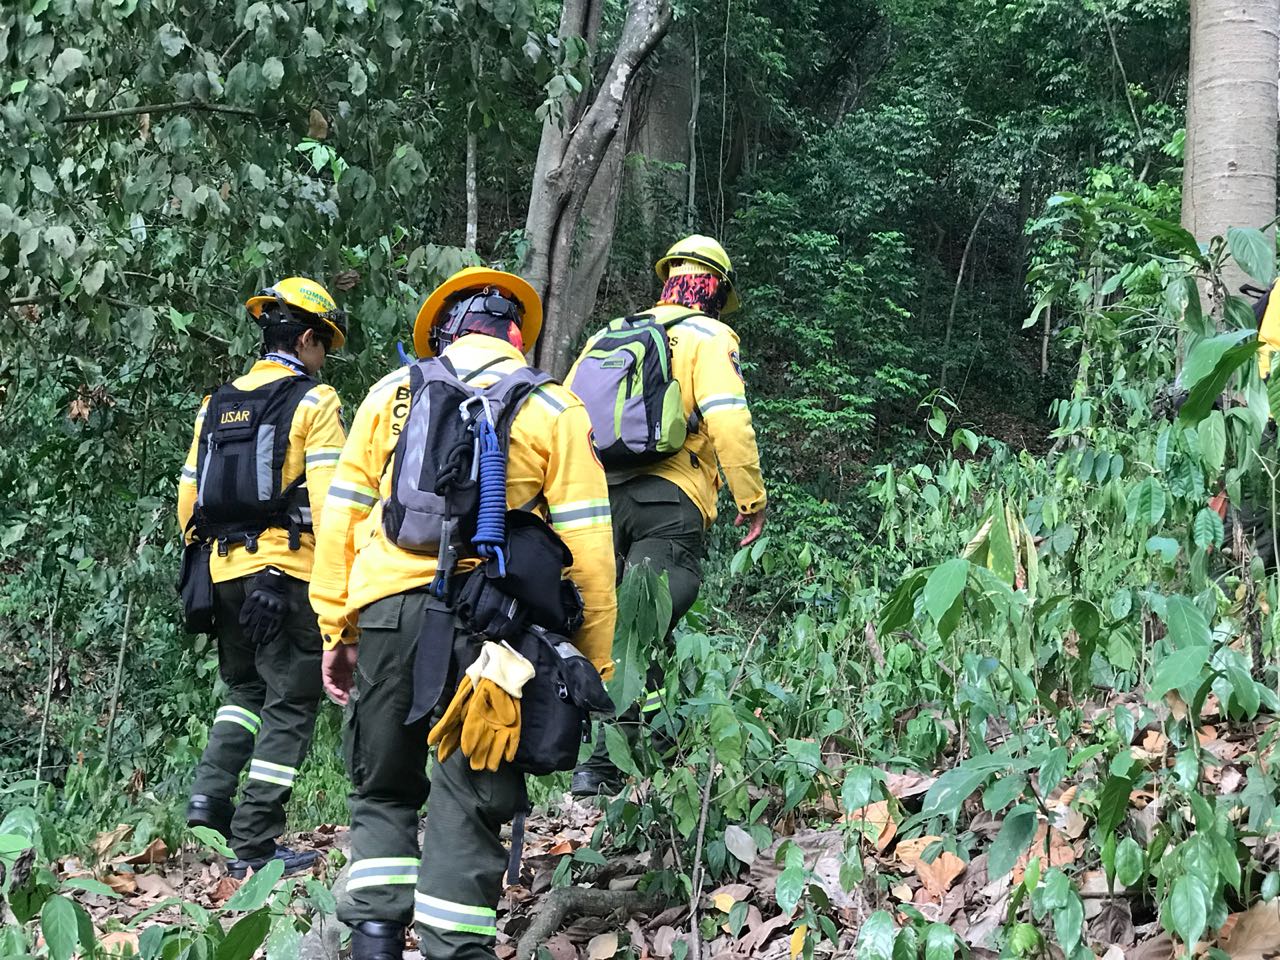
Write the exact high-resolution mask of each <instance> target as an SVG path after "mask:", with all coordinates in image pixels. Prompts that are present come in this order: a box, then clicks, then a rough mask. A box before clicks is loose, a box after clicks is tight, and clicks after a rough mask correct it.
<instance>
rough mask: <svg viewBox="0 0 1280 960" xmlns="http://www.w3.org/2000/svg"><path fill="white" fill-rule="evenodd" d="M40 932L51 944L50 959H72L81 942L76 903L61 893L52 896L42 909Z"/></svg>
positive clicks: (47, 942)
mask: <svg viewBox="0 0 1280 960" xmlns="http://www.w3.org/2000/svg"><path fill="white" fill-rule="evenodd" d="M40 932H41V933H42V934H43V935H44V940H45V943H46V944H48V946H49V960H71V956H72V954H74V953H75V952H76V947H77V946H78V945H79V942H80V925H79V921H78V920H77V919H76V908H75V904H74V903H72V902H71V901H70V900H69V899H67V898H66V897H64V896H61V895H59V894H56V893H55V894H54V895H53V896H51V897H50V898H49V899H48V900H46V901H45V902H44V907H43V908H42V909H41V911H40Z"/></svg>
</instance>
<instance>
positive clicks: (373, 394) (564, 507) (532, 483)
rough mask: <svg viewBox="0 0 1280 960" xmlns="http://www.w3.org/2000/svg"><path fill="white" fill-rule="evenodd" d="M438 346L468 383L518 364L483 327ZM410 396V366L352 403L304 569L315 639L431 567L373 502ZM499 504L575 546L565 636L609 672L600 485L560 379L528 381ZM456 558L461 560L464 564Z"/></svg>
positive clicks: (353, 627)
mask: <svg viewBox="0 0 1280 960" xmlns="http://www.w3.org/2000/svg"><path fill="white" fill-rule="evenodd" d="M443 355H444V356H445V357H447V358H448V359H449V361H450V362H451V363H452V364H453V366H454V369H455V370H456V372H457V374H458V376H459V377H460V378H463V379H467V378H468V377H469V376H470V377H471V379H470V380H469V381H468V382H469V383H472V384H474V385H475V386H477V387H485V386H489V385H491V384H493V383H496V382H497V381H498V380H500V379H501V378H502V377H503V376H505V375H506V374H508V373H511V372H512V371H513V370H515V369H517V368H518V367H519V366H521V365H523V364H524V363H525V360H524V357H522V356H521V355H520V352H519V351H518V350H516V348H515V347H513V346H511V345H510V344H509V343H507V342H506V341H505V340H499V339H497V338H496V337H489V336H485V335H484V334H469V335H467V336H464V337H460V338H459V339H458V340H456V341H454V342H453V343H452V344H450V345H449V346H448V347H447V348H445V350H444V354H443ZM490 364H493V365H492V366H490ZM481 368H484V369H483V371H481ZM476 371H481V372H476ZM409 397H410V394H409V368H408V367H401V368H400V369H398V370H396V371H395V372H394V373H391V374H389V375H388V376H386V377H383V378H382V379H381V380H380V381H378V383H376V384H375V385H374V387H373V389H372V390H370V391H369V395H368V396H367V397H365V399H364V402H363V403H362V404H360V409H359V410H358V411H357V412H356V416H355V420H354V421H353V422H352V424H351V436H350V438H349V439H348V440H347V445H346V447H344V448H343V451H342V458H341V459H340V460H339V461H338V471H337V473H336V474H335V475H334V478H333V483H332V484H331V485H330V486H329V498H328V500H327V501H326V502H325V525H324V527H323V528H322V529H321V530H320V534H319V541H318V543H317V546H316V561H315V571H314V575H313V576H312V579H311V605H312V607H314V608H315V611H316V615H317V616H318V617H319V619H320V632H321V633H322V634H323V635H324V644H325V649H332V648H333V647H335V646H337V645H338V644H340V643H356V642H358V640H359V632H358V627H357V619H358V616H359V612H360V610H361V609H362V608H363V607H366V606H368V605H369V604H371V603H373V602H374V601H375V600H381V599H383V598H384V597H390V596H393V595H395V594H397V593H404V592H405V591H408V590H413V589H415V588H418V587H425V586H427V585H428V584H430V583H431V581H432V579H434V577H435V574H436V558H435V557H433V556H429V555H424V554H420V553H410V552H409V551H407V550H401V549H400V548H399V547H397V546H396V545H395V544H393V543H391V542H390V541H389V540H388V539H387V537H386V534H385V533H384V532H383V529H382V502H383V501H384V500H385V499H386V498H387V497H388V496H389V495H390V490H391V478H392V473H393V465H392V464H391V462H390V461H391V458H392V455H393V454H394V452H395V446H396V441H397V439H399V436H400V430H401V428H402V427H403V426H404V422H405V419H406V417H407V416H408V413H409ZM507 506H508V507H509V508H511V509H518V508H527V509H533V510H536V511H537V512H539V513H540V514H541V515H542V516H543V517H544V518H545V519H548V520H550V522H551V525H552V527H554V528H555V530H556V532H557V533H559V534H560V536H561V537H562V538H563V539H564V542H565V544H566V545H567V546H568V547H569V549H570V550H571V551H572V552H573V566H572V567H571V568H570V570H569V576H571V577H572V578H573V580H574V582H575V583H577V585H578V589H579V590H581V591H582V600H583V603H584V605H585V607H586V612H585V620H584V622H583V625H582V629H581V630H580V631H579V633H578V635H577V636H576V637H573V638H572V639H573V642H574V644H575V645H576V646H577V647H578V649H579V650H580V651H582V654H583V655H584V656H585V657H587V658H588V659H589V660H591V662H592V663H594V664H595V665H596V667H597V668H598V669H600V670H601V671H602V672H603V673H604V674H605V675H606V676H608V675H609V674H610V673H611V672H612V666H613V661H612V648H613V626H614V618H615V614H616V601H615V598H614V586H613V580H614V573H615V561H614V556H613V529H612V525H611V523H610V516H609V490H608V486H607V484H606V482H605V476H604V469H603V468H602V467H601V466H600V461H599V460H598V459H597V458H596V455H595V450H594V448H593V447H592V444H591V421H590V419H589V418H588V417H587V411H586V410H585V409H583V406H582V403H581V402H580V401H579V400H578V399H577V398H576V397H575V396H574V395H573V394H572V393H570V392H569V391H568V390H566V389H565V388H564V387H562V386H560V385H559V384H544V385H543V386H541V387H539V388H538V389H536V390H535V391H533V393H531V394H530V395H529V397H528V399H526V400H525V402H524V404H523V405H522V406H521V407H520V410H519V412H518V413H517V414H516V417H515V420H514V421H513V422H512V424H511V442H510V448H509V451H508V455H507ZM464 562H465V561H463V562H460V563H459V569H465V567H464ZM474 562H475V561H474V560H473V561H472V563H471V564H469V565H474Z"/></svg>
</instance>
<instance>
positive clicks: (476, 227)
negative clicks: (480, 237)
mask: <svg viewBox="0 0 1280 960" xmlns="http://www.w3.org/2000/svg"><path fill="white" fill-rule="evenodd" d="M479 232H480V197H479V193H478V189H477V185H476V133H475V131H474V130H469V131H467V233H466V237H465V238H464V239H463V243H462V245H463V247H464V248H466V251H467V252H468V253H475V252H476V234H477V233H479Z"/></svg>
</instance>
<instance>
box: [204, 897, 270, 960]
mask: <svg viewBox="0 0 1280 960" xmlns="http://www.w3.org/2000/svg"><path fill="white" fill-rule="evenodd" d="M270 929H271V911H270V910H266V909H261V910H255V911H254V912H253V913H251V914H249V915H248V916H246V917H241V918H240V919H239V920H237V921H236V924H235V926H233V927H232V928H231V929H230V930H228V931H227V935H226V937H225V938H224V939H223V941H222V942H221V943H220V944H218V951H217V953H215V954H214V960H252V957H253V954H254V952H255V951H256V950H257V949H258V947H260V946H262V941H263V940H265V939H266V938H267V932H268V931H269V930H270Z"/></svg>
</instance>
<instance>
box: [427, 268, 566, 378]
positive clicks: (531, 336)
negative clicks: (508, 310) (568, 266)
mask: <svg viewBox="0 0 1280 960" xmlns="http://www.w3.org/2000/svg"><path fill="white" fill-rule="evenodd" d="M486 287H494V288H495V289H497V290H498V292H499V293H501V294H503V295H504V296H506V297H509V298H510V299H513V300H515V301H516V303H518V304H519V305H520V333H521V334H522V336H523V338H524V349H525V352H526V353H528V352H529V351H530V350H532V349H533V345H534V343H536V342H537V340H538V334H539V333H541V332H542V301H541V300H540V299H538V294H537V291H535V290H534V289H533V287H531V286H529V283H528V281H526V280H524V279H522V278H520V277H517V276H516V275H515V274H514V273H506V272H504V271H502V270H493V269H491V268H489V267H463V268H462V269H461V270H459V271H458V272H457V273H455V274H454V275H453V276H451V277H450V278H449V279H448V280H446V281H445V282H444V283H442V284H440V286H438V287H436V288H435V289H434V290H432V291H431V295H430V296H429V297H427V299H426V301H425V302H424V303H423V304H422V309H420V310H419V311H418V316H417V319H415V320H414V321H413V349H414V350H415V351H416V352H417V354H418V356H419V357H434V356H435V350H434V349H433V348H432V346H431V331H432V330H434V329H435V328H436V325H437V324H438V323H439V322H440V321H441V320H442V319H443V318H444V316H445V307H446V306H447V305H448V303H449V301H450V300H451V299H452V298H453V297H455V296H456V295H457V294H459V293H466V292H467V291H475V292H477V293H478V292H480V291H481V290H483V289H485V288H486Z"/></svg>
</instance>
